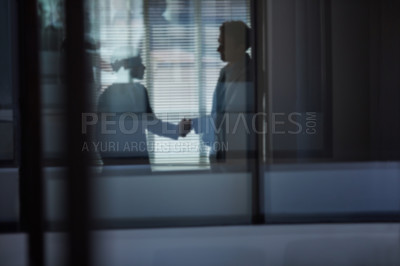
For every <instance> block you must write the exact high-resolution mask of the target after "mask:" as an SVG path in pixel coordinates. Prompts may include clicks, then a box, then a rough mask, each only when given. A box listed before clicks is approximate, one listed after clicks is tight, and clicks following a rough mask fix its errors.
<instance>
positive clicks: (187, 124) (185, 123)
mask: <svg viewBox="0 0 400 266" xmlns="http://www.w3.org/2000/svg"><path fill="white" fill-rule="evenodd" d="M191 130H192V120H191V119H186V118H183V119H182V120H181V122H179V136H180V137H186V135H187V134H189V132H190V131H191Z"/></svg>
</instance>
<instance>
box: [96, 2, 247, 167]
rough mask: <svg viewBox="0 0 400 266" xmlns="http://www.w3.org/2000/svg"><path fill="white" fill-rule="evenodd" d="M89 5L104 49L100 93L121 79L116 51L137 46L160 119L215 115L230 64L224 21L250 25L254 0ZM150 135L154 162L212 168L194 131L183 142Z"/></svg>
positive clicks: (146, 81)
mask: <svg viewBox="0 0 400 266" xmlns="http://www.w3.org/2000/svg"><path fill="white" fill-rule="evenodd" d="M162 2H163V1H160V0H152V1H143V2H142V1H141V0H140V1H109V0H91V1H89V9H90V11H91V12H90V13H91V14H93V15H92V16H91V26H92V27H91V34H92V36H93V37H94V38H96V39H98V41H99V42H100V44H101V48H100V58H101V60H100V63H99V67H100V69H101V71H100V77H98V81H99V83H100V84H101V85H100V87H101V89H100V91H101V90H104V89H105V88H106V87H107V86H109V85H110V84H111V83H112V82H113V80H114V79H115V77H114V75H113V73H112V71H111V67H110V65H109V62H110V58H111V55H112V53H113V51H114V50H115V49H116V48H118V47H121V46H132V47H134V49H137V52H138V53H140V54H141V55H142V57H143V59H144V64H145V66H146V73H145V78H144V79H143V80H142V81H140V82H141V83H142V84H143V85H144V86H145V87H146V88H147V90H148V93H149V97H150V102H151V105H152V107H153V110H154V112H155V113H156V115H157V116H158V117H159V118H160V119H163V120H165V121H168V122H171V123H175V124H177V123H179V121H180V120H181V119H182V118H194V117H198V116H200V115H205V114H209V113H210V111H211V106H212V98H213V97H212V96H213V92H214V89H215V86H216V83H217V80H218V75H219V71H220V69H221V68H222V67H223V66H224V63H223V62H222V61H221V60H220V56H219V54H218V52H217V51H216V50H217V47H218V36H219V27H220V25H221V24H222V23H223V22H224V21H228V20H242V21H244V22H246V23H247V24H249V22H250V10H249V0H188V1H183V0H168V1H167V5H166V6H163V5H162ZM147 134H148V138H147V139H148V148H149V154H150V159H151V161H152V163H153V164H156V165H158V164H168V165H171V164H175V165H193V166H198V167H201V166H203V167H207V165H208V164H209V162H208V153H209V149H208V147H207V146H205V145H203V144H202V141H201V136H199V135H196V134H194V133H193V132H192V133H190V134H188V135H187V137H186V138H180V139H179V140H178V141H176V140H171V139H169V138H165V137H160V136H157V135H153V134H152V133H149V132H148V133H147Z"/></svg>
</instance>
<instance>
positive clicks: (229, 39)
mask: <svg viewBox="0 0 400 266" xmlns="http://www.w3.org/2000/svg"><path fill="white" fill-rule="evenodd" d="M219 31H220V34H219V38H218V42H219V46H218V49H217V51H218V52H219V53H220V55H221V60H222V61H224V62H236V61H238V60H241V59H242V58H243V57H244V56H245V54H246V51H247V49H249V47H250V31H251V30H250V28H249V27H248V26H247V25H246V24H245V23H244V22H243V21H227V22H224V23H223V24H222V25H221V27H220V28H219Z"/></svg>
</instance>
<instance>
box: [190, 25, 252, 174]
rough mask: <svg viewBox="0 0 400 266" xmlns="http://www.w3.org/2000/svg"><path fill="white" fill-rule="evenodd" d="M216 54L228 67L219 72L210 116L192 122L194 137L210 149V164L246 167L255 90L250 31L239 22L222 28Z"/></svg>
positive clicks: (250, 140)
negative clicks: (195, 135) (222, 163)
mask: <svg viewBox="0 0 400 266" xmlns="http://www.w3.org/2000/svg"><path fill="white" fill-rule="evenodd" d="M218 42H219V47H218V49H217V51H218V52H219V54H220V56H221V60H222V61H224V62H227V65H226V66H225V67H223V68H222V69H221V71H220V74H219V78H218V82H217V86H216V89H215V91H214V96H213V104H212V109H211V115H209V116H203V117H200V118H197V119H193V120H192V127H193V129H194V130H195V132H196V133H197V134H202V137H203V141H204V143H205V144H206V145H208V146H210V147H211V151H210V162H211V163H221V162H225V163H230V164H231V163H232V165H233V164H234V165H236V166H238V164H242V166H243V165H245V162H246V160H247V159H248V151H249V149H251V142H252V138H254V136H252V134H251V132H252V124H251V114H252V113H253V112H254V107H253V104H252V103H253V100H254V89H253V83H252V75H251V74H252V73H251V65H252V63H251V59H250V57H249V55H248V54H247V53H246V51H247V50H248V49H249V48H250V28H249V27H248V26H247V25H246V24H245V23H244V22H242V21H228V22H225V23H223V24H222V25H221V27H220V35H219V38H218Z"/></svg>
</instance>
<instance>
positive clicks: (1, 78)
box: [0, 0, 12, 109]
mask: <svg viewBox="0 0 400 266" xmlns="http://www.w3.org/2000/svg"><path fill="white" fill-rule="evenodd" d="M8 2H9V1H8V0H0V34H1V38H0V109H4V108H10V107H11V106H12V96H11V95H12V88H11V52H10V48H11V47H10V26H11V25H10V14H9V12H10V10H9V3H8Z"/></svg>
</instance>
